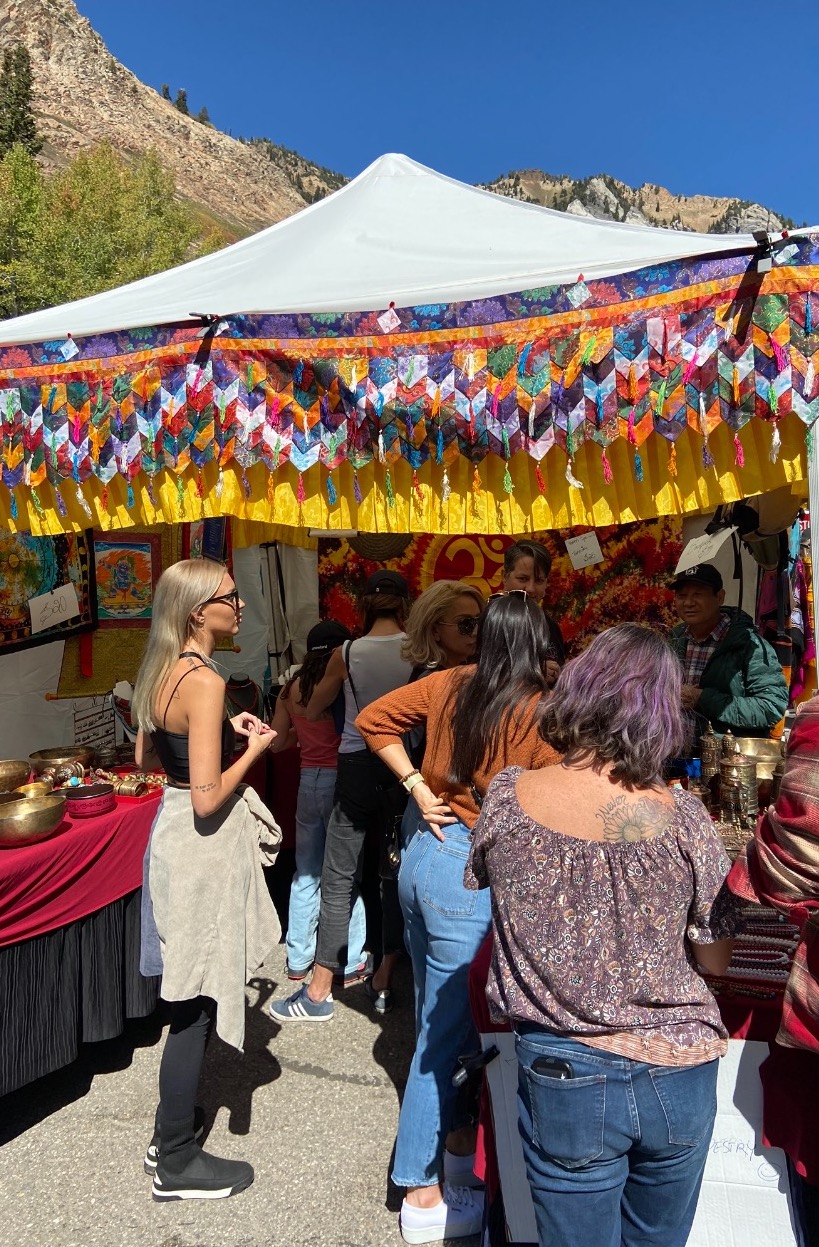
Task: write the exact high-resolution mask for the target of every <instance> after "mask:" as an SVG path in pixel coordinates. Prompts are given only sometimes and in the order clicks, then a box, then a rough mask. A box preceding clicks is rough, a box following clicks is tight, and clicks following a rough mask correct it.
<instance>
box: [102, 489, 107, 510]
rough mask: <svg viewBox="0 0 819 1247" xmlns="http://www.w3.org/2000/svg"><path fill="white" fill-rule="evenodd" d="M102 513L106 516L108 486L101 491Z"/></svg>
mask: <svg viewBox="0 0 819 1247" xmlns="http://www.w3.org/2000/svg"><path fill="white" fill-rule="evenodd" d="M102 512H103V515H106V514H107V512H108V486H107V485H106V486H105V488H104V489H103V491H102Z"/></svg>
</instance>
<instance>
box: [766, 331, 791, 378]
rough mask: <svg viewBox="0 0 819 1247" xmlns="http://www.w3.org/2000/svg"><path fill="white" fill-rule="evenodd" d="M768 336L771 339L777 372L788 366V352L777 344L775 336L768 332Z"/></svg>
mask: <svg viewBox="0 0 819 1247" xmlns="http://www.w3.org/2000/svg"><path fill="white" fill-rule="evenodd" d="M768 337H769V338H770V339H771V346H772V348H773V353H774V359H775V360H776V367H777V370H778V371H779V372H784V370H785V369H786V368H787V366H788V352H787V351H786V350H784V349H783V347H781V346H780V345H779V343H778V342H777V340H776V338H775V337H774V336H773V335H772V334H769V335H768Z"/></svg>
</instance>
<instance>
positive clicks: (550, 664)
mask: <svg viewBox="0 0 819 1247" xmlns="http://www.w3.org/2000/svg"><path fill="white" fill-rule="evenodd" d="M559 675H560V663H559V662H555V660H554V658H547V659H546V684H547V686H548V687H549V688H554V686H555V685H556V684H557V677H558V676H559Z"/></svg>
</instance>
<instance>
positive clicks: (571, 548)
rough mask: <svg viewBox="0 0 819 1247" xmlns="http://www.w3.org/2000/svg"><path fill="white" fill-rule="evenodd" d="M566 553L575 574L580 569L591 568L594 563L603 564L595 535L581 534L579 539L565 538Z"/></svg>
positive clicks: (601, 553)
mask: <svg viewBox="0 0 819 1247" xmlns="http://www.w3.org/2000/svg"><path fill="white" fill-rule="evenodd" d="M566 553H567V554H568V556H569V561H570V562H571V565H572V567H573V568H574V570H575V571H576V572H577V571H580V569H581V567H592V566H593V564H595V563H602V562H603V551H602V550H601V549H600V542H599V541H598V539H597V533H581V535H580V536H579V537H567V538H566Z"/></svg>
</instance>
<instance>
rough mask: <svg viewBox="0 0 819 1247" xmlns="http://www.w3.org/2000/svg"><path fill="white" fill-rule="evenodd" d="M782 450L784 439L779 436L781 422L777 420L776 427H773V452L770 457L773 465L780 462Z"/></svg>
mask: <svg viewBox="0 0 819 1247" xmlns="http://www.w3.org/2000/svg"><path fill="white" fill-rule="evenodd" d="M781 449H782V438H781V437H780V435H779V421H778V420H775V421H774V426H773V432H772V433H771V450H770V454H769V456H768V457H769V459H770V461H771V463H776V462H777V461H778V460H779V452H780V450H781Z"/></svg>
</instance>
